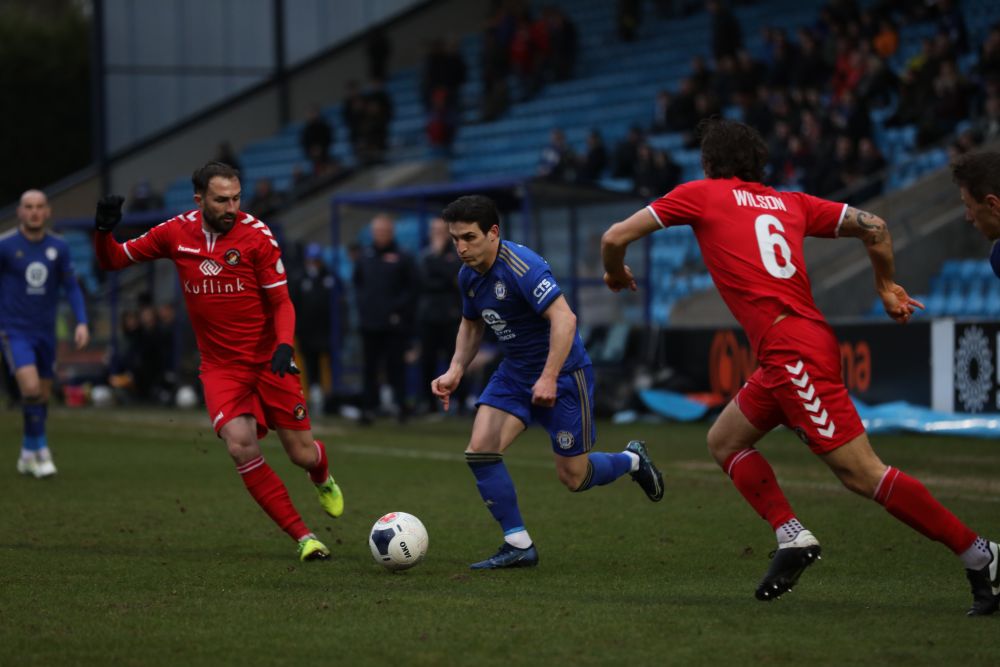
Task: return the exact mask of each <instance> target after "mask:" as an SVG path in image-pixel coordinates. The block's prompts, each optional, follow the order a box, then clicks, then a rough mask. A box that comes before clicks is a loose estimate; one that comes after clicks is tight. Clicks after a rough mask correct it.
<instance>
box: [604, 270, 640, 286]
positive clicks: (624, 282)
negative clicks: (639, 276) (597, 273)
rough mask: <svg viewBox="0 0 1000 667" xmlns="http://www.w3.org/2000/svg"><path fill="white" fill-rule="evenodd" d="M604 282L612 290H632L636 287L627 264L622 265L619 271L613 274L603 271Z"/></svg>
mask: <svg viewBox="0 0 1000 667" xmlns="http://www.w3.org/2000/svg"><path fill="white" fill-rule="evenodd" d="M604 283H605V284H606V285H607V286H608V288H610V289H611V291H612V292H621V291H622V290H623V289H631V290H632V291H633V292H634V291H636V289H638V288H637V287H636V285H635V277H634V276H633V275H632V269H630V268H628V267H627V266H623V267H622V270H621V271H619V272H617V273H614V274H611V273H605V274H604Z"/></svg>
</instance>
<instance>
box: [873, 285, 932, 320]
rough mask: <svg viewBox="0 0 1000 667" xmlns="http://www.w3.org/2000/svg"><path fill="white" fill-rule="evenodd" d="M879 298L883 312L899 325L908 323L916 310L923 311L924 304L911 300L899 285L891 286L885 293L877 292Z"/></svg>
mask: <svg viewBox="0 0 1000 667" xmlns="http://www.w3.org/2000/svg"><path fill="white" fill-rule="evenodd" d="M879 297H881V299H882V306H883V307H884V308H885V312H886V313H888V314H889V317H891V318H892V319H894V320H896V321H897V322H899V323H900V324H906V323H907V322H909V321H910V318H911V317H912V316H913V313H915V312H917V308H920V309H921V310H923V309H924V304H922V303H920V302H919V301H917V300H916V299H911V298H910V297H909V295H907V293H906V290H905V289H903V288H902V287H900V286H899V285H893V286H892V288H890V289H889V290H888V291H886V292H879Z"/></svg>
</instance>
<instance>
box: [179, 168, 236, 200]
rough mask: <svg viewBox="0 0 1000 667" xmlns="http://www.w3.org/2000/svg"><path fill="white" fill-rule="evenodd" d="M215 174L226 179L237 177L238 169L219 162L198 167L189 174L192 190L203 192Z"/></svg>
mask: <svg viewBox="0 0 1000 667" xmlns="http://www.w3.org/2000/svg"><path fill="white" fill-rule="evenodd" d="M216 176H218V177H219V178H227V179H228V178H239V177H240V170H239V169H236V168H234V167H230V166H229V165H228V164H223V163H221V162H209V163H208V164H206V165H205V166H204V167H198V168H197V169H195V170H194V173H193V174H191V185H193V186H194V191H195V192H197V193H198V194H200V195H203V194H205V191H206V190H208V183H209V181H211V180H212V179H213V178H215V177H216Z"/></svg>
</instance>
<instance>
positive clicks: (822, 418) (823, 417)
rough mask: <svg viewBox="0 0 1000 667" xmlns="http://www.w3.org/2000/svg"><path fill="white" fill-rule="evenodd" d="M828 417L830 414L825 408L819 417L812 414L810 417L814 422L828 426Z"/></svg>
mask: <svg viewBox="0 0 1000 667" xmlns="http://www.w3.org/2000/svg"><path fill="white" fill-rule="evenodd" d="M827 417H828V415H827V414H826V410H823V413H822V414H821V415H820V416H819V417H813V416H812V415H810V416H809V419H811V420H812V422H813V424H819V425H820V426H826V420H827Z"/></svg>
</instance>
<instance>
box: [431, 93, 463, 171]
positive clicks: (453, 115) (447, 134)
mask: <svg viewBox="0 0 1000 667" xmlns="http://www.w3.org/2000/svg"><path fill="white" fill-rule="evenodd" d="M448 98H449V95H448V91H447V89H445V88H444V87H441V88H438V89H437V90H435V91H434V93H433V95H432V96H431V110H430V114H429V115H428V118H427V127H426V130H427V142H428V144H429V145H430V147H431V150H432V152H433V153H435V154H439V155H448V154H450V153H451V144H452V142H453V141H454V140H455V130H456V129H457V127H458V112H457V111H455V110H454V109H453V108H452V107H451V106H450V105H449V104H448Z"/></svg>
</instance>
